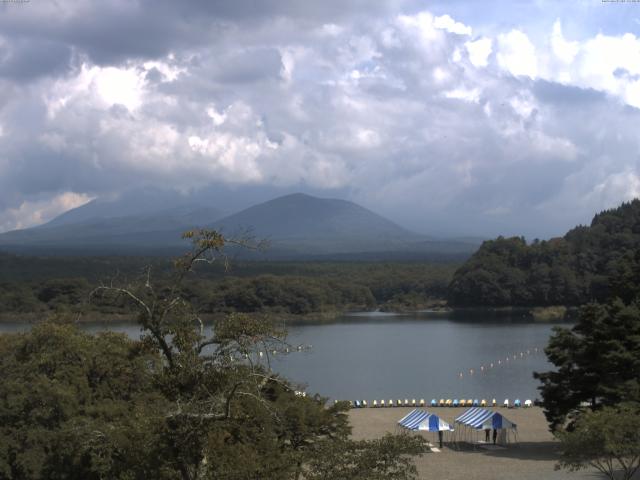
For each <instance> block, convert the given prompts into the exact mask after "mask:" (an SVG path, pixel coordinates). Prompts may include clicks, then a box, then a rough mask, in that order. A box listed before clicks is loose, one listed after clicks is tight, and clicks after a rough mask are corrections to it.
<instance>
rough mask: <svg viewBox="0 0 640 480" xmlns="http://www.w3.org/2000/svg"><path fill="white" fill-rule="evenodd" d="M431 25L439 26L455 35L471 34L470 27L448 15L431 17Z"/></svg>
mask: <svg viewBox="0 0 640 480" xmlns="http://www.w3.org/2000/svg"><path fill="white" fill-rule="evenodd" d="M433 26H434V27H436V28H441V29H443V30H446V31H447V32H449V33H455V34H457V35H471V27H469V26H467V25H465V24H464V23H460V22H456V21H455V20H454V19H453V18H451V17H450V16H449V15H442V16H440V17H435V18H434V19H433Z"/></svg>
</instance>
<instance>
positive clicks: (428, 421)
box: [398, 408, 453, 432]
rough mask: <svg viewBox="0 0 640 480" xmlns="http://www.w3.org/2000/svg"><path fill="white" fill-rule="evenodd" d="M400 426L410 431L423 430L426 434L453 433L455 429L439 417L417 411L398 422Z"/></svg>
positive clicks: (424, 411)
mask: <svg viewBox="0 0 640 480" xmlns="http://www.w3.org/2000/svg"><path fill="white" fill-rule="evenodd" d="M398 424H399V425H400V426H401V427H404V428H406V429H409V430H421V431H426V432H452V431H453V428H451V425H449V424H448V423H447V422H445V421H444V420H442V419H441V418H440V417H438V416H437V415H434V414H433V413H429V412H427V411H426V410H419V409H417V408H416V409H415V410H412V411H411V412H409V414H407V415H406V416H404V417H403V418H401V419H400V420H398Z"/></svg>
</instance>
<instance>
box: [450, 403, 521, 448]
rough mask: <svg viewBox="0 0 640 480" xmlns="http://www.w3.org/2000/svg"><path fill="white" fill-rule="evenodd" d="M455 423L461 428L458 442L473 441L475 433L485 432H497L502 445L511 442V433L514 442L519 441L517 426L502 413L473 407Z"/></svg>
mask: <svg viewBox="0 0 640 480" xmlns="http://www.w3.org/2000/svg"><path fill="white" fill-rule="evenodd" d="M454 423H455V424H456V425H459V426H460V427H464V428H460V429H458V432H459V433H460V434H459V435H457V439H456V440H457V441H472V440H473V435H474V432H476V433H477V432H481V431H483V430H495V431H496V435H497V437H498V442H497V443H500V444H505V443H508V442H509V433H512V434H513V440H514V441H517V425H516V424H515V423H513V422H511V421H510V420H507V419H506V418H505V417H504V416H503V415H502V414H501V413H500V412H494V411H491V410H487V409H485V408H480V407H473V408H470V409H469V410H467V411H466V412H464V413H463V414H462V415H460V416H458V417H457V418H456V419H455V420H454Z"/></svg>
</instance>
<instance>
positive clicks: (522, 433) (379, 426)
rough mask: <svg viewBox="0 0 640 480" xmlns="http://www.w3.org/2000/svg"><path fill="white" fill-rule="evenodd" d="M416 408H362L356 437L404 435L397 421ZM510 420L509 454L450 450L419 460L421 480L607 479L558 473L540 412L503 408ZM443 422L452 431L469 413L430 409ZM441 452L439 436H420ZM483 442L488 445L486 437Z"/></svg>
mask: <svg viewBox="0 0 640 480" xmlns="http://www.w3.org/2000/svg"><path fill="white" fill-rule="evenodd" d="M411 410H412V409H411V408H403V407H400V408H398V407H396V408H363V409H353V410H351V411H350V412H349V418H350V421H351V425H352V426H353V437H354V438H356V439H370V438H376V437H380V436H382V435H384V434H385V433H386V432H391V433H396V432H399V431H400V430H399V428H398V427H397V421H398V420H399V419H401V418H402V417H404V416H405V415H406V414H407V413H409V412H410V411H411ZM497 410H498V411H500V412H501V413H502V414H503V415H504V416H505V417H506V418H507V419H509V420H511V421H512V422H514V423H515V424H517V425H518V443H517V444H513V445H509V446H507V447H506V448H490V449H487V448H482V447H480V446H478V445H472V444H463V445H462V446H461V448H458V449H456V448H454V446H453V444H451V445H447V444H446V440H447V437H446V436H445V446H444V448H443V449H442V450H441V451H440V452H439V453H435V452H431V453H427V454H424V455H422V456H421V457H419V458H417V459H416V466H417V467H418V471H419V473H420V478H421V479H422V478H424V479H437V480H445V479H464V480H485V479H486V480H501V479H517V480H533V479H535V480H538V479H549V480H555V479H572V480H583V479H589V480H599V479H602V478H603V476H602V475H600V474H599V473H598V472H596V471H592V470H589V471H581V472H567V471H564V470H560V471H556V470H555V469H554V466H555V464H556V461H557V459H558V456H559V453H558V442H557V441H555V440H554V438H553V436H552V435H551V433H549V431H548V428H547V423H546V420H545V418H544V415H543V413H542V409H540V408H538V407H533V408H527V409H525V408H520V409H506V408H498V409H497ZM429 411H430V412H433V413H436V414H437V415H439V416H440V418H442V419H443V420H445V421H447V422H449V423H450V424H452V425H453V420H454V418H455V417H457V416H459V415H460V414H461V413H462V412H464V411H465V409H464V408H431V409H429ZM419 435H423V436H425V438H427V440H429V441H430V442H431V443H432V444H434V445H435V446H436V447H437V436H436V434H435V433H419ZM478 440H484V437H483V434H479V435H478Z"/></svg>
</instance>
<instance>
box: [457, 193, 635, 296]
mask: <svg viewBox="0 0 640 480" xmlns="http://www.w3.org/2000/svg"><path fill="white" fill-rule="evenodd" d="M638 264H640V200H638V199H635V200H633V201H631V202H628V203H623V204H622V205H620V206H619V207H618V208H615V209H612V210H606V211H603V212H601V213H599V214H597V215H596V216H595V217H594V218H593V220H592V222H591V225H590V226H578V227H576V228H574V229H572V230H570V231H569V232H568V233H567V234H566V235H565V236H564V237H562V238H554V239H551V240H548V241H538V240H534V241H533V242H532V243H530V244H527V242H526V241H525V240H524V238H521V237H513V238H503V237H498V238H497V239H496V240H491V241H487V242H484V244H483V245H482V246H481V247H480V249H479V250H478V251H477V252H476V253H475V254H474V255H473V256H472V257H471V258H470V259H469V260H468V261H467V262H466V263H465V264H464V265H463V266H462V267H461V268H460V269H458V271H457V272H456V273H455V274H454V278H453V280H452V281H451V284H450V286H449V292H448V301H449V304H451V305H453V306H491V307H500V306H548V305H567V306H572V305H581V304H584V303H586V302H589V301H592V300H598V301H601V300H603V299H605V298H608V297H609V296H610V295H617V296H620V297H622V298H625V297H627V296H628V295H629V293H628V292H626V291H625V284H626V282H625V281H624V279H625V278H626V276H629V275H631V272H632V271H633V268H634V265H635V266H637V265H638Z"/></svg>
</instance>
